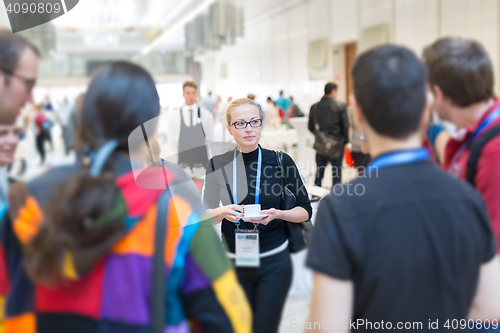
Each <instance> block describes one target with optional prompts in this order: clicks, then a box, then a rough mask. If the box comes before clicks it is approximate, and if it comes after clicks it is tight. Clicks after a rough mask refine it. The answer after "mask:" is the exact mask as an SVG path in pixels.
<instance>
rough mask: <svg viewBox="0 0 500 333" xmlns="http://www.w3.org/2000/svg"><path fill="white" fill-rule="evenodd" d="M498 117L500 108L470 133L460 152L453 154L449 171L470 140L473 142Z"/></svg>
mask: <svg viewBox="0 0 500 333" xmlns="http://www.w3.org/2000/svg"><path fill="white" fill-rule="evenodd" d="M498 117H500V107H499V108H497V109H496V110H495V111H493V112H492V113H491V114H490V115H489V116H488V117H487V118H486V119H485V120H484V121H483V122H482V123H481V124H479V127H478V128H477V130H476V131H475V132H474V133H472V135H471V136H470V137H469V139H467V141H465V142H464V144H463V145H462V147H460V150H459V151H458V152H457V153H456V154H455V157H453V161H452V162H451V164H450V169H451V167H452V166H454V165H455V164H456V163H457V162H458V159H459V158H460V157H461V156H462V154H463V153H464V151H465V149H467V147H468V146H469V144H470V143H471V142H472V140H474V139H475V138H476V137H477V136H478V135H479V133H481V132H482V131H483V130H484V129H485V128H486V127H488V125H490V124H491V123H492V122H493V121H495V120H496V119H497V118H498Z"/></svg>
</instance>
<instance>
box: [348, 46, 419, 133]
mask: <svg viewBox="0 0 500 333" xmlns="http://www.w3.org/2000/svg"><path fill="white" fill-rule="evenodd" d="M352 77H353V88H354V96H355V97H356V100H357V102H358V105H359V106H360V107H361V110H362V112H363V115H364V116H365V118H366V120H367V121H368V123H369V124H370V126H371V127H372V128H373V129H374V130H375V131H376V132H377V133H378V134H380V135H383V136H387V137H391V138H396V139H405V138H407V137H408V136H409V135H411V134H413V133H415V132H416V131H417V130H418V128H419V126H420V122H421V118H422V113H423V111H424V108H425V103H426V72H425V68H424V65H423V64H422V63H421V62H420V61H419V60H418V59H417V57H416V55H415V54H414V53H413V52H412V51H410V50H409V49H407V48H405V47H401V46H394V45H386V46H381V47H378V48H375V49H372V50H370V51H367V52H365V53H363V54H361V55H360V56H359V57H358V58H357V59H356V61H355V63H354V66H353V68H352Z"/></svg>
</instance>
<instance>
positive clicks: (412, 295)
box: [307, 45, 500, 332]
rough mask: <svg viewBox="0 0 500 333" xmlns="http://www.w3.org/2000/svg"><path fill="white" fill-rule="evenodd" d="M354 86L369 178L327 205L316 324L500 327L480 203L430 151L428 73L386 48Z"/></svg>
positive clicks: (322, 215)
mask: <svg viewBox="0 0 500 333" xmlns="http://www.w3.org/2000/svg"><path fill="white" fill-rule="evenodd" d="M352 76H353V89H354V97H353V99H352V105H353V108H354V120H355V122H356V124H357V125H358V126H359V127H360V129H361V130H362V132H363V134H364V135H365V136H366V138H367V143H368V145H369V150H370V154H371V156H372V158H373V161H372V162H371V163H370V167H369V169H370V170H371V171H370V172H371V173H370V175H371V176H370V177H364V178H358V179H356V180H354V181H352V182H351V183H348V184H345V185H343V186H342V189H343V190H344V191H343V192H342V193H341V194H338V193H339V191H336V192H335V193H331V194H330V195H328V196H327V197H325V198H324V199H323V200H322V201H321V203H320V205H319V208H318V213H317V217H316V224H315V228H314V231H313V235H312V239H311V243H310V244H311V246H310V249H309V253H308V257H307V266H309V267H310V268H312V269H313V270H314V278H313V279H314V290H313V296H312V305H311V312H310V317H309V321H310V322H316V321H320V322H321V321H322V320H326V321H328V322H330V323H344V322H348V323H349V322H350V320H352V321H353V322H358V323H359V322H360V321H361V322H364V324H363V325H362V324H361V323H360V325H361V326H357V327H356V328H357V329H355V331H357V332H370V331H373V330H374V329H373V326H372V327H370V326H369V325H367V324H366V322H371V323H374V322H378V323H379V324H380V322H381V321H383V322H384V323H385V325H386V326H385V327H384V328H385V329H393V330H394V329H402V328H403V327H397V326H396V325H397V324H398V323H400V322H403V323H407V322H409V323H413V324H412V325H415V323H417V325H418V323H420V326H412V329H413V330H414V331H418V330H422V329H423V330H428V329H429V324H430V323H431V322H432V323H433V322H435V321H436V320H438V321H439V322H438V323H439V324H438V326H437V327H436V329H435V331H437V332H447V331H448V329H447V328H446V327H445V325H446V323H447V320H448V324H450V320H452V319H453V318H463V319H466V318H473V319H478V318H481V319H484V318H489V319H494V318H497V316H498V315H500V288H499V287H500V285H499V284H498V282H497V281H498V279H499V278H500V264H499V260H498V257H497V256H496V253H495V252H496V244H495V238H494V236H493V233H492V230H491V226H490V223H489V219H488V215H487V212H486V209H485V207H484V204H483V202H482V200H481V197H480V196H479V195H478V194H477V193H476V192H475V191H473V190H472V188H471V187H470V186H468V185H466V184H464V183H463V182H461V181H458V180H457V179H455V178H454V177H452V176H450V175H449V174H447V173H446V172H444V171H443V170H442V169H441V168H439V166H437V165H436V164H435V163H434V162H433V161H432V160H431V155H430V153H429V151H428V150H427V149H426V148H422V142H423V133H425V131H423V129H425V128H426V127H427V123H428V119H429V112H430V107H431V105H430V104H431V103H430V100H428V101H427V100H426V99H427V96H426V95H427V94H426V71H425V68H424V66H423V64H422V63H421V62H420V61H419V59H418V58H417V57H416V55H415V54H413V52H411V51H410V50H408V49H406V48H404V47H400V46H392V45H387V46H382V47H378V48H375V49H372V50H370V51H368V52H365V53H363V54H361V55H360V56H358V58H357V59H356V60H355V63H354V66H353V69H352ZM349 187H350V188H351V193H349ZM356 188H358V192H357V195H353V193H352V192H353V191H356ZM361 189H362V190H361ZM389 324H390V325H392V326H391V327H389V326H387V325H389ZM349 327H350V326H348V327H347V328H346V329H345V330H337V331H348V330H349ZM406 328H408V327H406ZM462 328H463V327H462ZM316 331H318V332H319V330H316Z"/></svg>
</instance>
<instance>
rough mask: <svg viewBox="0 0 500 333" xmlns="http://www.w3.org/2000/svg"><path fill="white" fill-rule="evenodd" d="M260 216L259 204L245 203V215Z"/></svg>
mask: <svg viewBox="0 0 500 333" xmlns="http://www.w3.org/2000/svg"><path fill="white" fill-rule="evenodd" d="M253 216H260V205H245V217H253Z"/></svg>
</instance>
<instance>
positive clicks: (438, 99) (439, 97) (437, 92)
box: [432, 84, 446, 104]
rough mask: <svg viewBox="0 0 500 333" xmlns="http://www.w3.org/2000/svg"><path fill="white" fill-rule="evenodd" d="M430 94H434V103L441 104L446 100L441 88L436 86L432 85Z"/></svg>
mask: <svg viewBox="0 0 500 333" xmlns="http://www.w3.org/2000/svg"><path fill="white" fill-rule="evenodd" d="M432 92H433V93H434V102H435V103H439V104H441V103H443V101H444V100H445V99H446V96H445V95H444V93H443V91H442V90H441V88H439V86H438V85H436V84H435V85H433V86H432Z"/></svg>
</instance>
